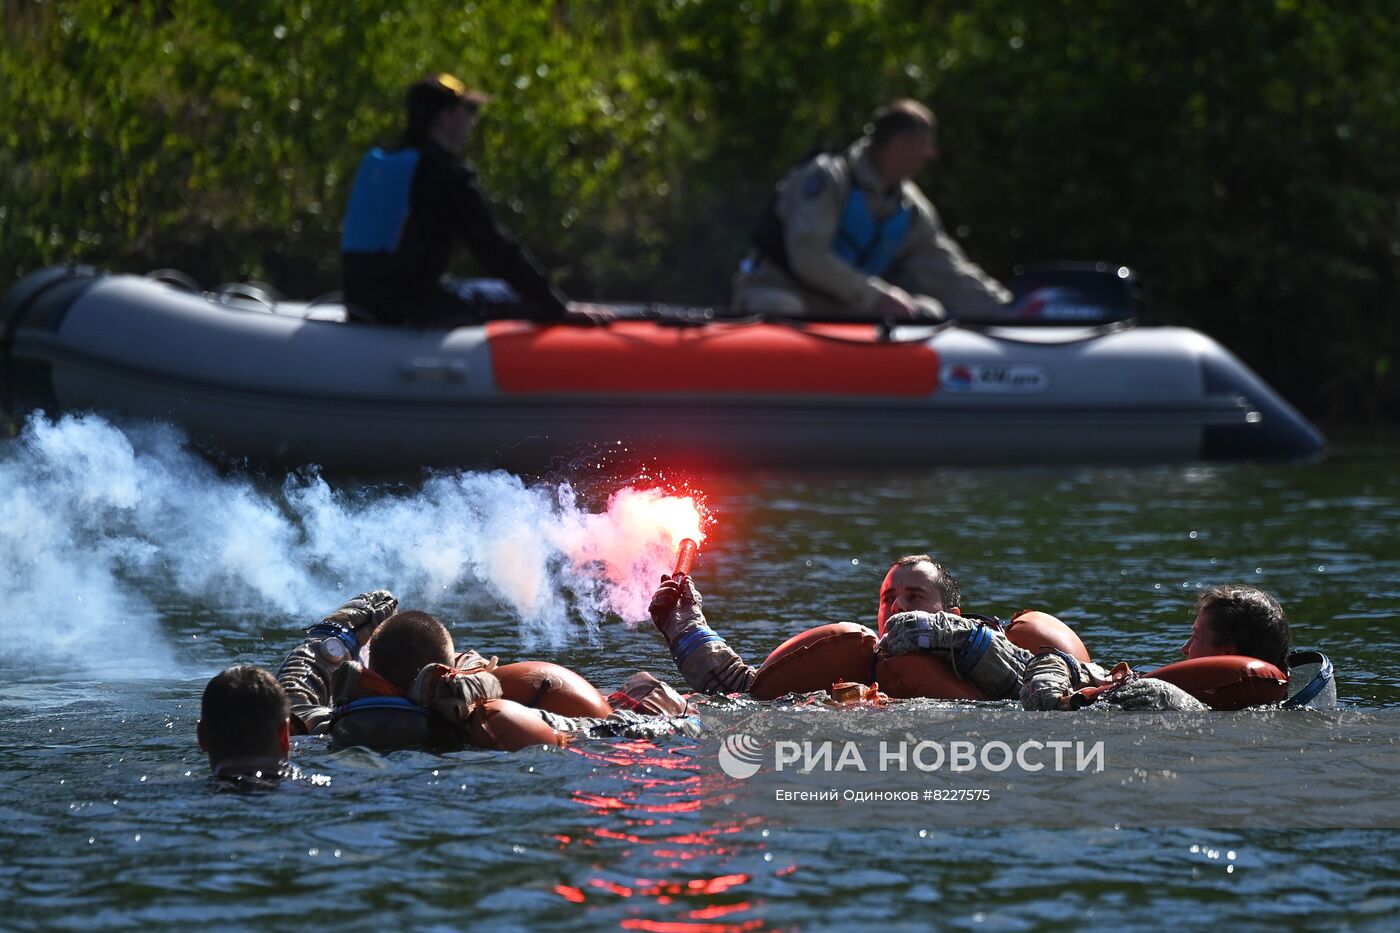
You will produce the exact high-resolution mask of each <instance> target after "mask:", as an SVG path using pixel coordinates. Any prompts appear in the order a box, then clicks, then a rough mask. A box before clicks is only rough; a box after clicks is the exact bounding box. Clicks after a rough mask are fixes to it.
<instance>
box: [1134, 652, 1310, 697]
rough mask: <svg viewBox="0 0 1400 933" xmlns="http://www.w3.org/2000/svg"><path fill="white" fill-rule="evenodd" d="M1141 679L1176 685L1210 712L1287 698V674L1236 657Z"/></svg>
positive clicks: (1191, 663)
mask: <svg viewBox="0 0 1400 933" xmlns="http://www.w3.org/2000/svg"><path fill="white" fill-rule="evenodd" d="M1142 676H1143V677H1152V678H1154V679H1156V680H1165V681H1166V682H1167V683H1169V684H1175V685H1176V686H1178V687H1180V688H1181V689H1182V690H1185V691H1186V692H1187V693H1189V694H1191V695H1192V696H1193V697H1195V698H1196V699H1198V700H1200V701H1201V702H1202V703H1204V704H1206V705H1207V706H1209V707H1210V708H1211V709H1221V710H1237V709H1245V708H1247V707H1250V706H1270V705H1272V704H1275V703H1282V702H1283V701H1284V700H1286V699H1287V698H1288V675H1287V674H1285V673H1284V672H1283V671H1281V670H1279V669H1278V668H1277V667H1275V666H1274V665H1272V664H1270V663H1269V662H1268V661H1261V660H1260V659H1259V658H1249V657H1245V656H1244V655H1239V654H1217V655H1211V656H1210V657H1205V658H1190V659H1189V660H1186V661H1177V662H1176V663H1175V664H1168V665H1167V666H1166V667H1159V668H1157V670H1155V671H1152V672H1151V673H1149V674H1143V675H1142Z"/></svg>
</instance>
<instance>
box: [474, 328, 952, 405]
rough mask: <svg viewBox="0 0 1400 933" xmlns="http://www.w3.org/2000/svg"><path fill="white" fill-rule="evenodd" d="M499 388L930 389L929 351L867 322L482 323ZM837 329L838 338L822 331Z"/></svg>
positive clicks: (933, 380) (934, 365)
mask: <svg viewBox="0 0 1400 933" xmlns="http://www.w3.org/2000/svg"><path fill="white" fill-rule="evenodd" d="M486 334H487V338H488V340H489V343H490V347H491V365H492V368H493V369H494V370H495V376H496V385H497V386H498V387H499V388H500V389H501V391H503V392H516V393H525V394H528V393H546V392H548V393H558V392H646V393H649V394H655V393H666V392H673V393H674V392H720V393H725V392H728V393H755V392H760V393H774V394H789V393H790V394H813V395H899V396H918V395H930V394H932V393H933V392H934V391H935V390H936V389H937V388H938V354H937V353H935V352H934V350H933V348H932V347H930V346H929V345H928V344H927V343H924V342H912V343H886V342H881V341H879V340H878V339H877V337H876V333H875V327H874V326H873V325H870V324H810V325H807V326H806V327H804V328H801V329H798V328H795V327H787V326H784V325H781V324H709V325H706V326H703V327H668V326H658V325H656V324H653V323H649V322H644V321H619V322H615V323H613V324H611V325H609V326H608V327H572V326H567V325H547V326H537V325H535V324H531V323H529V322H525V321H492V322H490V323H489V324H487V325H486ZM831 338H838V339H831Z"/></svg>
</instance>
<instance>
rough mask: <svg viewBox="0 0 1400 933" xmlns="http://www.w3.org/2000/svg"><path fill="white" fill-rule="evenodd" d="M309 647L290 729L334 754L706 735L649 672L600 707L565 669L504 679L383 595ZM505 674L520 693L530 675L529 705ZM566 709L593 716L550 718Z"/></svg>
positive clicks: (318, 629) (294, 665)
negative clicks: (348, 749) (324, 743)
mask: <svg viewBox="0 0 1400 933" xmlns="http://www.w3.org/2000/svg"><path fill="white" fill-rule="evenodd" d="M307 636H308V637H307V638H306V639H305V640H304V641H303V642H302V643H301V644H300V645H298V646H297V647H296V648H294V649H293V651H292V652H291V654H290V655H289V656H288V658H287V660H286V661H285V662H284V663H283V665H282V668H281V670H280V671H279V673H278V678H279V679H280V680H281V682H282V684H283V686H284V687H285V688H286V690H287V693H288V694H289V695H290V696H292V697H293V698H294V699H293V710H292V711H293V722H294V725H295V724H299V725H300V726H301V728H302V730H304V731H305V732H307V733H310V734H323V733H329V734H330V735H331V737H332V743H333V744H334V745H336V746H338V747H344V746H347V745H364V746H366V747H369V748H374V749H377V750H380V751H389V750H393V749H397V748H426V749H431V750H450V749H456V748H464V747H470V746H474V747H485V748H506V749H508V750H509V749H514V748H523V747H526V746H527V745H535V744H558V741H559V735H562V734H568V735H580V734H581V735H590V736H608V735H628V736H632V737H638V738H658V737H663V736H666V735H673V734H676V733H677V732H685V733H695V732H697V731H698V729H699V724H698V721H697V720H695V718H694V717H693V716H691V715H690V709H689V705H688V704H687V703H686V702H685V701H684V700H683V699H682V698H681V697H680V696H679V694H677V693H676V692H675V691H674V690H673V689H671V688H670V687H669V686H668V685H666V684H665V683H663V682H661V681H659V680H657V679H656V678H655V677H652V676H651V675H649V674H646V673H645V672H643V673H639V674H637V675H635V676H634V677H632V678H631V679H629V680H628V681H627V683H626V684H624V686H623V688H622V689H621V690H619V691H618V692H616V693H614V694H613V695H612V697H609V698H606V699H605V698H604V697H603V696H602V695H601V694H599V693H598V691H597V690H596V689H595V688H594V687H593V686H592V685H591V684H589V683H588V682H587V681H586V680H584V679H583V678H582V677H580V676H579V675H577V674H575V673H574V672H572V671H569V670H568V669H567V668H562V667H559V666H558V665H551V664H545V663H543V662H537V663H534V664H525V665H507V667H506V668H500V667H499V666H498V663H497V659H496V658H489V659H488V658H484V657H482V656H481V655H480V654H478V653H477V652H475V651H465V652H458V651H457V650H456V647H455V645H454V644H453V641H452V636H451V633H450V632H449V631H448V630H447V627H446V626H444V625H443V624H442V623H441V622H440V621H439V620H438V619H436V618H434V617H433V616H431V615H429V614H428V613H426V612H419V611H416V610H402V611H401V610H399V609H398V600H397V598H395V597H394V595H393V594H392V593H390V592H388V591H387V590H374V591H371V592H369V593H364V594H361V595H359V596H356V597H355V598H353V599H351V600H350V601H348V602H347V603H345V604H344V605H342V606H341V607H340V608H339V609H337V610H336V611H335V612H333V613H331V615H329V616H327V617H326V619H324V620H322V622H320V623H319V624H317V625H315V626H312V627H311V628H310V629H309V630H308V632H307ZM362 647H363V651H362ZM362 654H363V655H364V657H365V659H366V661H367V663H366V664H362V663H361V661H360V660H359V659H360V657H361V655H362ZM521 668H526V669H528V670H526V671H523V672H522V671H521V670H520V669H521ZM540 668H545V669H546V670H544V671H540V670H539V669H540ZM512 669H515V670H512ZM508 674H509V675H511V678H512V679H511V681H510V685H513V686H514V685H518V684H519V682H520V678H530V677H532V676H533V678H534V679H533V680H530V689H529V690H528V692H527V693H526V694H525V696H524V697H522V698H523V699H526V700H528V701H529V702H528V703H524V704H522V703H517V702H513V701H512V700H510V699H508V698H507V697H506V695H505V693H506V689H505V687H503V683H502V678H503V677H506V676H507V675H508ZM570 690H573V691H574V693H573V694H572V695H571V694H570ZM551 691H552V692H551ZM571 699H572V700H574V701H575V703H574V704H573V706H574V707H575V708H577V707H583V708H585V709H586V710H587V711H588V712H590V713H593V714H594V715H573V714H570V715H562V714H560V713H559V712H557V711H556V712H551V711H550V707H551V706H557V705H558V704H557V703H556V701H560V702H562V704H563V705H566V706H567V705H570V704H569V701H570V700H571ZM537 706H538V707H540V708H536V707H537ZM566 712H567V710H566ZM493 736H494V737H493ZM502 737H504V738H502ZM503 743H504V744H503Z"/></svg>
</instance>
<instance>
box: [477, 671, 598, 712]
mask: <svg viewBox="0 0 1400 933" xmlns="http://www.w3.org/2000/svg"><path fill="white" fill-rule="evenodd" d="M495 674H496V679H497V680H499V681H500V682H501V695H502V696H504V697H505V698H506V699H507V700H513V701H515V702H516V703H521V704H523V705H525V706H533V707H535V708H536V709H545V710H549V711H550V712H551V713H558V714H559V715H560V716H597V717H599V718H605V717H607V716H608V715H610V714H611V713H612V707H611V706H609V705H608V701H607V700H606V699H605V698H604V697H603V695H602V694H601V693H599V692H598V688H597V687H595V686H593V685H592V684H591V683H589V682H588V680H587V679H585V678H584V676H583V675H582V674H580V673H578V672H577V671H571V670H569V669H568V668H567V667H563V666H562V665H559V664H553V663H551V662H549V661H518V662H516V663H515V664H506V665H503V666H501V667H498V668H496V670H495Z"/></svg>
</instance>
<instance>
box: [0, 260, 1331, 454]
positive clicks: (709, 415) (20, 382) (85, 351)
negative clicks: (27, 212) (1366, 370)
mask: <svg viewBox="0 0 1400 933" xmlns="http://www.w3.org/2000/svg"><path fill="white" fill-rule="evenodd" d="M165 279H166V280H159V279H154V278H151V277H142V276H134V275H115V274H105V273H103V272H100V271H98V270H95V269H91V268H71V267H69V268H51V269H45V270H42V271H39V272H35V273H32V274H30V275H29V276H28V277H26V278H24V279H22V280H21V281H20V282H19V283H17V284H16V285H14V286H13V287H12V288H11V289H10V290H9V291H8V292H7V293H6V294H5V295H4V297H3V299H0V345H2V350H3V363H0V369H3V376H4V391H5V395H6V408H7V410H9V411H10V412H11V413H12V414H14V415H15V416H16V417H19V416H22V415H23V414H24V413H26V412H28V411H30V410H32V409H34V408H43V409H45V410H48V411H50V412H54V413H57V412H75V411H86V410H90V411H96V412H99V413H102V414H104V415H108V416H112V417H116V418H122V417H133V418H141V419H159V420H168V421H170V422H173V423H175V424H177V425H179V426H181V427H182V428H184V429H185V430H186V431H187V432H188V433H189V435H190V436H191V438H192V439H194V440H195V441H196V442H198V443H201V444H203V445H207V446H208V447H211V448H212V449H214V450H216V451H219V452H222V453H223V454H224V455H227V456H230V457H234V458H248V459H249V460H252V461H255V462H262V463H270V464H278V465H285V466H298V465H304V464H313V463H314V464H319V465H321V466H322V467H324V468H326V469H328V470H332V471H337V472H350V473H360V474H367V473H393V472H401V471H403V470H405V469H408V470H412V469H416V468H420V467H425V466H441V467H446V466H461V467H488V466H490V467H504V468H508V469H516V470H535V469H539V468H541V467H545V466H548V465H551V464H553V465H559V464H561V462H568V460H569V459H570V458H587V457H590V456H593V455H595V454H596V453H597V452H598V451H599V450H600V449H601V448H609V449H617V448H621V449H626V450H627V451H628V452H629V453H630V454H633V455H637V456H642V457H652V456H655V457H658V458H663V462H667V463H673V464H676V463H678V464H682V465H685V466H689V467H725V466H800V467H845V466H898V467H908V466H922V465H930V464H990V463H1022V464H1024V463H1039V462H1063V461H1078V462H1124V461H1136V462H1160V461H1184V460H1197V459H1228V458H1261V459H1263V458H1300V457H1307V456H1309V455H1312V454H1315V453H1317V452H1318V451H1319V450H1320V449H1321V447H1322V443H1323V442H1322V437H1321V436H1320V435H1319V434H1318V432H1317V431H1316V429H1314V428H1313V427H1312V425H1310V424H1309V423H1308V422H1307V421H1306V420H1305V419H1304V418H1303V417H1302V416H1301V415H1299V414H1298V413H1297V412H1296V411H1295V410H1294V409H1293V408H1292V407H1291V406H1289V405H1288V403H1287V402H1285V401H1284V400H1283V399H1281V398H1280V397H1279V396H1278V395H1277V394H1276V393H1274V392H1273V391H1272V390H1271V389H1270V388H1269V387H1268V386H1267V385H1265V384H1264V383H1263V382H1262V381H1261V380H1260V379H1259V378H1258V377H1257V376H1255V375H1254V374H1253V373H1252V372H1250V370H1249V369H1248V368H1247V367H1245V366H1244V365H1243V364H1242V363H1241V362H1240V361H1239V360H1238V359H1236V358H1235V357H1234V356H1233V355H1232V354H1230V353H1229V352H1228V351H1226V350H1225V349H1224V348H1222V347H1221V346H1220V345H1219V344H1217V343H1216V342H1214V341H1213V340H1211V339H1210V338H1209V337H1206V336H1205V335H1203V334H1201V333H1199V332H1196V331H1193V330H1189V329H1185V328H1181V327H1171V326H1152V327H1149V326H1138V325H1134V324H1133V323H1132V322H1131V321H1115V322H1111V323H1107V324H1097V325H1096V324H1085V323H1082V322H1067V323H1064V324H1060V325H1058V326H1034V327H1032V326H1020V325H1019V324H1017V323H1016V322H1010V323H1007V324H995V323H991V324H989V323H979V324H971V323H965V322H958V321H954V322H949V323H945V324H941V325H937V326H912V325H910V326H876V325H874V324H872V323H869V322H866V323H858V322H850V323H814V322H810V321H793V320H788V321H783V320H772V319H766V320H765V319H759V318H747V319H733V320H726V319H715V318H714V316H713V313H712V312H708V311H703V310H699V309H664V308H663V309H659V310H658V309H656V308H655V307H652V308H649V309H648V308H641V309H640V310H639V309H638V308H637V307H632V308H628V309H625V310H626V312H627V313H628V314H631V315H632V316H633V318H634V319H624V320H618V321H616V322H613V323H611V324H609V325H607V326H601V327H579V326H570V325H559V324H552V325H539V324H532V323H528V322H523V321H493V322H491V323H489V324H486V325H484V326H478V327H461V328H457V329H454V330H437V331H434V330H409V329H397V328H387V327H376V326H370V325H364V324H356V323H349V322H347V321H346V309H345V308H344V307H343V306H340V305H335V304H316V303H311V304H307V303H296V302H286V301H277V300H273V299H271V298H269V297H267V296H266V295H264V294H262V293H260V292H259V291H258V290H257V289H255V288H248V287H245V288H231V289H230V288H225V289H222V290H220V291H219V292H217V293H204V292H201V291H199V290H197V289H191V288H185V287H181V286H180V285H179V284H178V283H175V284H172V282H171V281H168V279H170V276H166V277H165Z"/></svg>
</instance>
